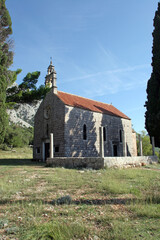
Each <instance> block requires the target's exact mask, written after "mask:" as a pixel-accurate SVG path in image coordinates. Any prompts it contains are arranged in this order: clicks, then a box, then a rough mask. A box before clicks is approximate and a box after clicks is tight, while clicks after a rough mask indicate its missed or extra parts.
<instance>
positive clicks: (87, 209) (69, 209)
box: [0, 149, 160, 240]
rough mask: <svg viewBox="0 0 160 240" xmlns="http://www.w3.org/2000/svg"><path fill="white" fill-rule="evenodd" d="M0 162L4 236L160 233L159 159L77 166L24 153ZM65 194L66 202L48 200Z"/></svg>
mask: <svg viewBox="0 0 160 240" xmlns="http://www.w3.org/2000/svg"><path fill="white" fill-rule="evenodd" d="M20 150H21V151H22V149H20ZM17 153H18V150H17V152H15V155H16V156H17ZM6 154H7V153H6ZM0 157H1V154H0ZM7 158H8V156H7ZM12 158H13V156H12ZM1 161H2V163H3V164H2V163H1ZM0 164H1V167H0V198H1V200H0V202H1V205H0V210H1V215H2V217H3V221H2V222H0V223H1V225H2V229H0V231H1V234H3V236H2V238H4V239H24V240H25V239H26V240H27V239H35V240H40V239H54V240H56V239H75V240H76V239H95V240H96V239H97V240H98V239H102V240H104V239H108V240H111V239H112V240H113V239H117V240H126V239H127V240H128V239H145V240H150V239H153V240H157V239H160V232H159V220H160V204H158V203H159V202H160V174H159V170H158V169H159V165H155V169H151V168H149V166H148V167H147V168H134V169H107V170H104V169H102V170H98V171H95V170H86V171H82V170H81V171H80V170H75V169H64V168H54V169H53V168H45V167H44V163H37V162H33V161H30V163H29V161H26V160H23V159H21V160H20V159H19V160H18V159H15V160H13V159H3V160H0ZM152 166H153V165H152ZM108 186H109V187H108ZM118 187H119V188H120V190H119V188H118ZM66 195H70V196H71V197H72V202H71V204H69V205H68V204H67V203H66V204H62V205H59V204H56V205H54V206H53V205H52V204H51V202H52V200H53V199H57V198H60V197H61V198H62V197H63V196H66ZM0 220H1V219H0ZM4 220H5V222H4ZM4 223H7V224H8V226H7V227H5V226H4ZM16 227H17V229H19V231H13V230H16ZM7 229H11V230H12V234H10V233H9V232H8V231H7Z"/></svg>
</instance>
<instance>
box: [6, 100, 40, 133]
mask: <svg viewBox="0 0 160 240" xmlns="http://www.w3.org/2000/svg"><path fill="white" fill-rule="evenodd" d="M40 103H41V101H36V102H34V103H31V104H28V103H17V104H15V106H14V108H13V109H8V110H7V113H8V115H9V120H10V122H13V123H15V124H18V125H20V126H22V127H27V128H28V127H33V125H34V116H35V114H36V111H37V109H38V108H39V105H40Z"/></svg>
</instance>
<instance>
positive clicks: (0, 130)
mask: <svg viewBox="0 0 160 240" xmlns="http://www.w3.org/2000/svg"><path fill="white" fill-rule="evenodd" d="M11 34H12V22H11V18H10V15H9V12H8V10H7V8H6V5H5V0H0V143H3V140H4V135H5V132H6V127H7V125H8V118H7V113H6V89H7V86H8V83H9V81H10V80H11V76H12V72H11V71H9V70H8V68H9V66H10V65H11V64H12V60H13V52H12V51H11V40H9V36H10V35H11Z"/></svg>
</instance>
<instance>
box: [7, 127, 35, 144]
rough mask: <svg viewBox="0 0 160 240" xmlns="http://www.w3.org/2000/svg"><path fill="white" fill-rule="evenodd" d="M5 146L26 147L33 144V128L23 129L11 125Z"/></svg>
mask: <svg viewBox="0 0 160 240" xmlns="http://www.w3.org/2000/svg"><path fill="white" fill-rule="evenodd" d="M4 144H6V145H7V146H12V147H24V146H26V145H31V144H33V128H23V127H20V126H18V125H15V124H11V125H9V126H8V128H7V132H6V135H5V138H4Z"/></svg>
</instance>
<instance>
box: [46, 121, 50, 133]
mask: <svg viewBox="0 0 160 240" xmlns="http://www.w3.org/2000/svg"><path fill="white" fill-rule="evenodd" d="M48 134H49V127H48V123H47V126H46V135H47V136H48Z"/></svg>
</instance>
